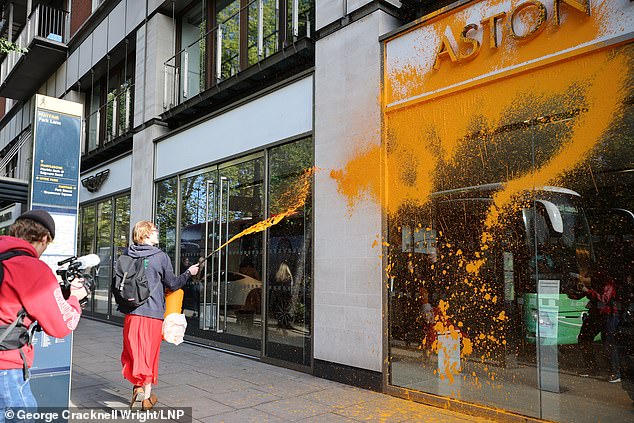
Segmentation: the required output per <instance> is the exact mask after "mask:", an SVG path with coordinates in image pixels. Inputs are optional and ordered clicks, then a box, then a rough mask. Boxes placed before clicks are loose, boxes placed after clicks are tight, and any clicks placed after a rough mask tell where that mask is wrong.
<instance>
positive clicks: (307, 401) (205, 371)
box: [71, 318, 489, 423]
mask: <svg viewBox="0 0 634 423" xmlns="http://www.w3.org/2000/svg"><path fill="white" fill-rule="evenodd" d="M121 331H122V328H121V327H119V326H114V325H110V324H107V323H102V322H98V321H94V320H89V319H85V318H84V319H82V320H81V322H80V324H79V327H78V328H77V330H76V331H75V336H74V345H73V374H72V385H71V406H74V407H90V408H97V407H99V408H103V407H127V405H128V401H129V400H130V396H131V391H132V387H131V385H130V384H129V383H128V381H126V380H125V379H123V377H122V376H121V364H120V361H119V357H120V355H121ZM152 392H154V393H156V394H157V396H158V399H159V403H158V404H157V407H192V417H193V422H329V423H330V422H334V423H337V422H358V421H371V422H374V421H377V422H378V421H384V422H486V421H489V420H486V419H483V418H477V417H472V416H468V415H465V414H459V413H455V412H451V411H447V410H443V409H439V408H435V407H430V406H426V405H423V404H418V403H415V402H412V401H407V400H403V399H399V398H395V397H392V396H389V395H384V394H379V393H376V392H372V391H367V390H363V389H358V388H355V387H351V386H348V385H343V384H340V383H336V382H332V381H328V380H325V379H320V378H317V377H314V376H311V375H307V374H304V373H301V372H296V371H293V370H289V369H285V368H281V367H276V366H272V365H269V364H266V363H262V362H259V361H257V360H251V359H248V358H243V357H238V356H234V355H231V354H227V353H222V352H218V351H214V350H211V349H207V348H203V347H199V346H194V345H189V344H181V345H179V346H174V345H172V344H168V343H165V342H164V343H163V345H162V347H161V361H160V370H159V384H158V385H157V386H155V387H154V388H153V390H152Z"/></svg>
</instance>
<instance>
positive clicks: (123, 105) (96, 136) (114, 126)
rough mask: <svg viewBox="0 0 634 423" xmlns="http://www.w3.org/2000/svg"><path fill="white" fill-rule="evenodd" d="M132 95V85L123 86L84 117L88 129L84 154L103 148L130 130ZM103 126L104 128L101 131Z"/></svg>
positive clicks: (132, 109) (132, 108)
mask: <svg viewBox="0 0 634 423" xmlns="http://www.w3.org/2000/svg"><path fill="white" fill-rule="evenodd" d="M133 93H134V84H131V83H127V84H124V85H122V86H120V87H119V89H118V90H116V92H111V93H110V94H108V99H107V101H106V103H105V104H102V105H101V106H99V108H97V110H95V111H94V112H92V113H90V114H89V115H88V116H86V120H85V124H86V128H87V129H88V145H87V149H86V153H90V152H91V151H93V150H96V149H97V148H99V147H103V146H105V145H107V144H108V143H109V142H111V141H113V140H114V139H115V138H117V137H120V136H122V135H125V134H127V133H129V132H130V131H131V130H132V120H133V113H134V107H133V106H134V98H133ZM103 125H105V128H104V129H103V130H102V126H103Z"/></svg>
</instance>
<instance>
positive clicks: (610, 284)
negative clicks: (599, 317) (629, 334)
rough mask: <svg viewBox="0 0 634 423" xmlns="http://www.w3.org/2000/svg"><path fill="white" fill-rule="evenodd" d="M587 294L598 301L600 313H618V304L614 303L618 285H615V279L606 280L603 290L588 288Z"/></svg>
mask: <svg viewBox="0 0 634 423" xmlns="http://www.w3.org/2000/svg"><path fill="white" fill-rule="evenodd" d="M586 296H587V297H588V298H590V299H593V300H595V301H596V302H597V309H598V310H599V314H606V315H611V314H616V313H617V309H616V306H615V305H614V301H615V299H616V286H615V285H614V281H612V280H611V279H608V280H607V281H606V283H605V285H603V289H602V290H601V292H598V291H595V290H594V289H592V288H588V292H587V293H586Z"/></svg>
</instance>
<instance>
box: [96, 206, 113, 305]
mask: <svg viewBox="0 0 634 423" xmlns="http://www.w3.org/2000/svg"><path fill="white" fill-rule="evenodd" d="M96 254H97V255H98V256H99V259H100V264H99V271H98V272H97V276H96V277H95V294H94V307H93V311H94V312H95V313H101V314H108V312H109V309H108V303H109V301H108V293H109V290H110V278H111V277H112V200H110V199H109V200H106V201H103V202H100V203H98V204H97V250H96Z"/></svg>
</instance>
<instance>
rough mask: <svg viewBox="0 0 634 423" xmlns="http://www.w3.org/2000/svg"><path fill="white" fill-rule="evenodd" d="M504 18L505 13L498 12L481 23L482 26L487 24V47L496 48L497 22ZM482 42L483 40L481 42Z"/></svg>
mask: <svg viewBox="0 0 634 423" xmlns="http://www.w3.org/2000/svg"><path fill="white" fill-rule="evenodd" d="M505 16H506V12H500V13H498V14H497V15H493V16H491V17H488V18H486V19H485V20H483V21H482V22H480V23H481V24H482V26H484V25H486V24H487V23H488V24H489V47H491V48H497V47H498V25H497V21H499V20H501V19H502V18H503V17H505ZM482 41H484V40H482Z"/></svg>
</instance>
